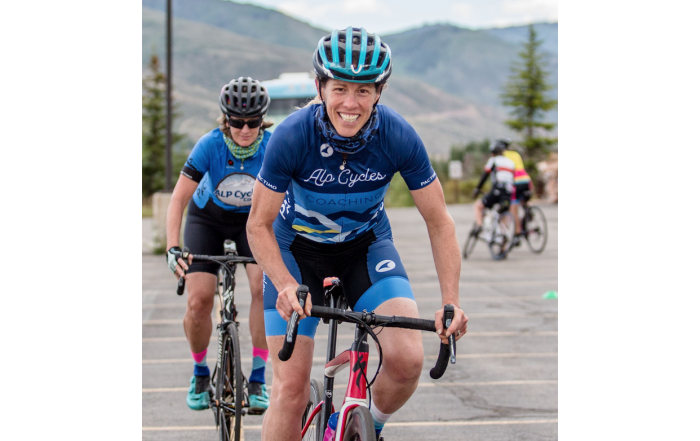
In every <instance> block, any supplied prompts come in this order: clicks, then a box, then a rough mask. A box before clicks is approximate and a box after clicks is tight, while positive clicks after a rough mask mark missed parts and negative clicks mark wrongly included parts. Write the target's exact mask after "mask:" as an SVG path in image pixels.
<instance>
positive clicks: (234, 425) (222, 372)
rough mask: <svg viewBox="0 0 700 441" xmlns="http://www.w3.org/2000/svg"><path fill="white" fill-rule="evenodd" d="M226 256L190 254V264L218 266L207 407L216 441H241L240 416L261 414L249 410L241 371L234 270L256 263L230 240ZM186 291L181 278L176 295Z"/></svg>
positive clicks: (226, 243) (245, 381) (184, 254)
mask: <svg viewBox="0 0 700 441" xmlns="http://www.w3.org/2000/svg"><path fill="white" fill-rule="evenodd" d="M224 253H225V254H226V255H225V256H206V255H201V254H192V255H191V256H192V262H193V263H194V262H215V263H218V264H219V265H220V267H219V272H218V274H217V294H218V296H219V305H221V310H220V311H219V314H220V316H221V323H220V324H218V325H216V328H217V330H218V334H219V349H218V351H217V354H218V356H217V359H216V367H215V368H214V373H213V375H212V378H211V384H210V388H211V389H212V391H213V392H212V393H210V394H209V396H210V397H211V401H210V407H211V409H212V410H213V411H214V419H215V421H216V429H217V431H218V433H219V441H240V439H241V417H242V416H243V415H245V414H250V415H261V414H262V413H263V412H264V411H262V412H261V411H259V410H252V409H250V402H249V400H248V396H247V393H246V392H245V391H247V390H248V388H247V386H248V385H247V383H248V379H247V378H246V376H245V375H243V371H242V370H241V346H240V343H239V338H238V326H239V323H238V322H237V321H236V318H237V316H238V311H237V310H236V304H235V302H234V299H233V290H234V289H235V288H236V267H237V266H238V264H239V263H253V264H254V263H255V259H253V258H252V257H242V256H239V255H238V252H237V251H236V244H235V243H234V242H233V241H231V240H226V241H225V242H224ZM180 254H181V256H177V257H178V258H179V257H182V258H183V260H185V261H187V259H188V256H189V255H190V253H189V251H188V250H187V249H186V248H185V249H184V250H183V251H182V253H180ZM184 289H185V279H184V278H180V280H179V281H178V286H177V294H178V295H182V293H183V292H184Z"/></svg>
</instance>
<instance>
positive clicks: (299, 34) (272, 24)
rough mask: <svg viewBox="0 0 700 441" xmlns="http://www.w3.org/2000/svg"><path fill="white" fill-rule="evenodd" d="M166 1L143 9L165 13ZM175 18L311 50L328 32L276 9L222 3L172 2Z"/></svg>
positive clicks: (154, 0)
mask: <svg viewBox="0 0 700 441" xmlns="http://www.w3.org/2000/svg"><path fill="white" fill-rule="evenodd" d="M165 5H166V2H165V0H142V6H143V7H146V8H151V9H155V10H157V11H161V12H162V13H165V7H166V6H165ZM172 8H173V18H184V19H186V20H190V21H196V22H199V23H204V24H208V25H211V26H213V27H216V28H219V29H223V30H225V31H229V32H234V33H236V34H238V35H242V36H245V37H250V38H253V39H255V40H258V41H263V42H265V43H271V44H278V45H282V46H289V47H293V48H297V49H303V50H306V51H312V50H313V49H314V48H315V47H316V45H317V44H318V40H320V39H321V37H323V36H324V35H328V33H329V31H327V30H324V29H319V28H316V27H313V26H311V25H309V24H307V23H304V22H302V21H299V20H296V19H294V18H291V17H289V16H287V15H284V14H283V13H281V12H277V11H275V10H274V9H268V8H264V7H261V6H253V5H248V4H241V3H234V2H231V1H222V0H172Z"/></svg>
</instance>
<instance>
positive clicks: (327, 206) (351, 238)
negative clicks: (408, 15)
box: [248, 27, 467, 441]
mask: <svg viewBox="0 0 700 441" xmlns="http://www.w3.org/2000/svg"><path fill="white" fill-rule="evenodd" d="M313 65H314V70H315V71H316V87H317V90H318V96H317V100H315V102H314V103H313V104H311V105H309V106H307V107H305V108H303V109H300V110H298V111H296V112H295V113H293V114H292V115H291V116H289V117H288V118H287V119H286V120H284V121H283V122H282V123H281V124H280V125H279V127H278V128H277V129H276V130H275V133H274V134H273V135H272V138H271V139H270V144H269V145H268V152H267V155H266V156H265V161H264V163H263V167H262V169H261V170H260V173H259V175H258V182H256V184H255V199H254V200H253V207H252V209H251V214H250V220H249V222H248V233H249V238H250V244H251V247H252V248H253V253H254V255H255V258H256V260H257V261H258V263H259V264H260V265H261V266H262V267H263V269H264V271H265V279H264V290H265V292H264V299H265V331H266V333H267V342H268V345H269V347H270V351H271V359H272V367H273V371H274V376H275V387H274V389H273V390H272V396H271V400H270V408H269V409H268V411H267V414H266V415H265V420H264V422H263V428H262V439H264V440H266V441H271V440H299V428H300V426H299V424H300V421H301V417H302V414H303V412H304V409H305V406H306V403H307V400H308V397H309V377H310V373H311V365H312V361H313V348H314V340H313V338H314V335H315V333H316V327H317V326H318V323H319V319H318V318H309V317H307V315H308V314H309V313H310V310H311V306H312V304H313V305H323V286H322V283H323V279H324V277H329V276H336V277H339V278H340V279H341V281H343V284H344V293H345V297H346V299H347V301H348V303H349V305H350V307H351V308H353V309H354V310H356V311H357V310H359V311H362V310H367V311H376V313H377V314H383V315H403V316H411V317H417V316H418V307H417V305H416V301H415V299H414V297H413V292H412V290H411V286H410V284H409V283H408V277H407V275H406V270H405V269H404V267H403V264H402V262H401V259H400V257H399V255H398V252H397V251H396V247H395V246H394V243H393V240H392V232H391V227H390V225H389V219H388V218H387V215H386V212H385V211H384V196H385V195H386V192H387V189H388V188H389V183H390V182H391V178H392V176H393V175H394V174H395V173H397V172H400V173H401V175H402V177H403V179H404V180H405V181H406V183H407V185H408V188H409V189H410V190H411V194H412V196H413V200H414V201H415V203H416V207H417V208H418V210H419V211H420V213H421V215H422V216H423V218H424V220H425V222H426V225H427V228H428V232H429V236H430V241H431V246H432V253H433V255H434V256H435V262H436V268H437V275H438V279H439V281H440V288H441V292H442V305H444V304H448V303H451V304H453V305H455V318H454V321H453V323H452V325H451V326H450V327H449V329H443V326H442V321H441V320H442V312H443V309H442V307H441V308H440V310H439V311H438V312H436V314H435V315H436V322H435V323H436V327H437V329H438V330H439V334H440V337H441V338H442V339H445V340H444V341H445V342H447V340H446V338H447V337H448V336H449V335H451V334H453V333H454V334H455V336H456V338H458V339H459V338H460V337H463V336H464V333H465V332H466V329H467V318H466V317H465V315H464V312H463V311H462V310H461V309H460V307H459V273H460V267H461V259H460V251H459V245H458V243H457V236H456V234H455V225H454V221H453V220H452V217H451V216H450V215H449V213H448V212H447V209H446V207H445V199H444V196H443V191H442V187H441V186H440V182H439V181H438V180H437V178H436V174H435V171H434V170H433V168H432V166H431V165H430V161H429V160H428V154H427V152H426V150H425V146H424V145H423V142H422V141H421V139H420V138H419V137H418V134H417V133H416V131H415V130H414V129H413V127H411V126H410V125H409V124H408V123H407V122H406V120H405V119H403V118H402V117H401V116H400V115H399V114H398V113H396V112H395V111H393V110H391V109H390V108H388V107H386V106H383V105H377V102H378V101H379V98H380V95H381V92H382V89H383V87H384V85H385V83H386V81H387V80H388V79H389V75H390V74H391V66H392V61H391V51H390V49H389V47H388V46H387V45H386V43H384V42H381V40H380V38H379V36H377V35H374V34H370V33H368V32H367V31H366V30H365V29H364V28H350V27H348V28H347V29H343V30H339V31H333V32H332V33H331V34H330V35H328V36H326V37H324V38H322V39H321V40H320V41H319V44H318V47H317V49H316V51H315V53H314V56H313ZM300 283H303V284H305V285H307V286H308V287H309V289H310V295H309V296H308V297H307V303H306V305H305V307H304V309H303V310H302V308H301V306H300V305H299V302H298V301H297V299H296V295H295V294H296V290H297V287H298V286H299V284H300ZM293 311H297V312H298V313H299V314H300V316H301V317H302V320H301V321H300V322H299V336H298V338H297V340H296V346H295V349H294V353H293V355H292V357H291V358H290V359H289V361H286V362H284V363H283V362H281V361H280V360H279V359H278V358H277V353H278V351H279V350H280V349H281V348H282V342H283V337H284V334H285V331H286V325H287V320H288V319H289V317H290V316H291V314H292V312H293ZM378 338H379V340H380V341H381V345H382V348H383V354H384V362H383V364H382V368H381V370H380V371H379V374H378V376H377V380H376V382H375V384H374V387H373V389H372V402H371V405H370V412H371V414H372V417H373V418H374V424H375V430H376V432H377V433H379V432H381V430H382V428H383V427H384V423H385V422H386V421H387V420H388V419H389V417H390V416H391V415H392V414H393V413H394V412H396V411H397V410H398V409H400V408H401V407H402V406H403V405H404V404H405V403H406V402H407V401H408V399H409V398H410V397H411V395H412V394H413V392H414V391H415V390H416V387H417V386H418V379H419V377H420V375H421V371H422V366H423V344H422V339H421V335H420V332H418V331H411V330H402V329H391V328H386V329H384V330H383V331H382V332H381V333H380V334H379V336H378ZM329 430H331V431H332V429H330V428H329ZM328 436H330V435H328Z"/></svg>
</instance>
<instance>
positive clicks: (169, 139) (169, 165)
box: [165, 0, 173, 191]
mask: <svg viewBox="0 0 700 441" xmlns="http://www.w3.org/2000/svg"><path fill="white" fill-rule="evenodd" d="M172 16H173V7H172V0H168V7H167V19H166V23H167V24H166V30H165V40H166V41H165V46H166V49H165V50H166V56H165V60H166V61H165V63H166V71H165V84H166V86H165V96H166V98H165V101H166V114H165V191H172V189H173V183H172V174H173V173H172V170H173V162H172V147H173V146H172V143H173V133H172V132H173V108H172V106H173V105H172V96H171V93H172V73H173V69H172V67H173V60H172V27H173V26H172Z"/></svg>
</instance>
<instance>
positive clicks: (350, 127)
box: [323, 80, 379, 138]
mask: <svg viewBox="0 0 700 441" xmlns="http://www.w3.org/2000/svg"><path fill="white" fill-rule="evenodd" d="M378 100H379V94H378V93H377V88H376V86H375V85H374V84H364V83H349V82H347V81H340V80H328V81H326V85H325V86H324V87H323V101H324V102H325V103H326V111H327V112H328V118H329V119H330V121H331V124H333V127H335V130H336V132H338V134H339V135H340V136H344V137H346V138H351V137H353V136H355V135H356V134H357V132H359V131H360V129H361V128H362V126H364V125H365V123H366V122H367V121H368V120H369V117H370V115H371V114H372V108H373V107H374V104H375V103H376V102H377V101H378Z"/></svg>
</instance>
